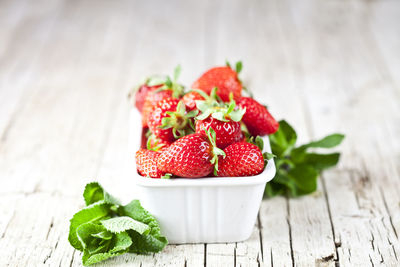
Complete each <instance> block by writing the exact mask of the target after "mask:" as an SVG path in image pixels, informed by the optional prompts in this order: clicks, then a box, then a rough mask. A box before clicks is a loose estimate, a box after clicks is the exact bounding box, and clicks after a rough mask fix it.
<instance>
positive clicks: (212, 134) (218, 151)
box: [204, 127, 226, 175]
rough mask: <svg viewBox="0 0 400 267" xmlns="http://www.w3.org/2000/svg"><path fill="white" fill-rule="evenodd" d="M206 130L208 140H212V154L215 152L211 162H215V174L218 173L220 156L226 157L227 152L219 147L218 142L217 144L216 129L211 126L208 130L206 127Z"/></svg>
mask: <svg viewBox="0 0 400 267" xmlns="http://www.w3.org/2000/svg"><path fill="white" fill-rule="evenodd" d="M204 131H205V132H206V135H207V137H208V140H209V141H210V143H211V146H212V154H213V155H212V156H213V157H212V158H211V160H210V162H211V164H214V175H217V174H218V157H219V156H223V157H224V158H225V157H226V154H225V152H224V151H223V150H222V149H220V148H218V147H217V144H216V137H217V135H216V133H215V131H214V129H213V128H211V127H210V128H209V129H208V130H207V129H204Z"/></svg>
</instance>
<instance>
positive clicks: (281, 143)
mask: <svg viewBox="0 0 400 267" xmlns="http://www.w3.org/2000/svg"><path fill="white" fill-rule="evenodd" d="M269 140H270V141H271V148H272V153H274V154H275V155H276V156H277V157H278V158H281V157H282V158H283V157H284V156H287V155H288V154H289V153H290V151H291V150H292V149H293V147H294V145H295V144H296V141H297V134H296V131H295V130H294V129H293V127H292V126H291V125H290V124H289V123H287V122H286V121H285V120H281V121H279V129H278V131H277V132H276V133H274V134H272V135H270V136H269Z"/></svg>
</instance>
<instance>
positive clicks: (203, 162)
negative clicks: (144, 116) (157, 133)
mask: <svg viewBox="0 0 400 267" xmlns="http://www.w3.org/2000/svg"><path fill="white" fill-rule="evenodd" d="M219 155H224V152H223V151H222V150H221V149H219V148H217V147H216V146H215V132H214V131H213V130H212V129H210V130H209V131H207V137H206V136H205V135H203V134H198V133H194V134H190V135H186V136H184V137H182V138H180V139H178V140H176V141H175V142H174V143H172V144H171V145H170V146H169V147H168V148H166V149H165V150H164V151H162V152H161V155H160V157H159V158H158V161H157V167H158V169H159V170H161V171H164V172H168V173H171V174H173V175H177V176H181V177H188V178H198V177H205V176H208V175H209V174H211V172H212V170H213V169H214V168H216V169H218V156H219Z"/></svg>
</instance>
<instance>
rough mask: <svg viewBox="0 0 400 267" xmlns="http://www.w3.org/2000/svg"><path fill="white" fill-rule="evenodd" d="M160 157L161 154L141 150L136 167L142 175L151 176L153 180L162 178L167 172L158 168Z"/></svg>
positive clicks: (137, 155) (138, 153)
mask: <svg viewBox="0 0 400 267" xmlns="http://www.w3.org/2000/svg"><path fill="white" fill-rule="evenodd" d="M159 156H160V153H159V152H156V151H152V150H148V149H139V150H138V151H137V152H136V166H137V170H138V172H139V173H140V175H142V176H149V177H151V178H161V177H162V176H164V175H165V172H163V171H161V170H159V169H158V168H157V161H158V158H159Z"/></svg>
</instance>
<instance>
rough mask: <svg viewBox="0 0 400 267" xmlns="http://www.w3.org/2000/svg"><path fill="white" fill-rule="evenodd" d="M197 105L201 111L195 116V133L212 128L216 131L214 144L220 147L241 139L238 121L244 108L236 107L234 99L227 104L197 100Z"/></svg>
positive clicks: (243, 112) (201, 132)
mask: <svg viewBox="0 0 400 267" xmlns="http://www.w3.org/2000/svg"><path fill="white" fill-rule="evenodd" d="M197 107H198V109H199V110H200V111H201V112H202V113H201V114H200V115H199V116H197V117H196V119H197V121H196V133H200V134H204V133H205V131H204V130H209V129H210V128H212V129H213V130H214V131H215V133H216V146H217V147H219V148H222V149H224V148H225V147H227V146H228V145H230V144H232V143H234V142H238V141H239V140H240V139H242V130H241V125H240V122H239V121H240V120H241V119H242V117H243V114H245V112H246V110H242V109H236V104H235V101H234V100H231V102H230V103H229V105H228V104H225V103H224V104H218V103H216V102H214V103H211V104H208V103H206V101H197Z"/></svg>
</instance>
